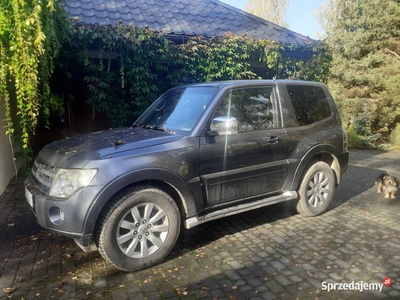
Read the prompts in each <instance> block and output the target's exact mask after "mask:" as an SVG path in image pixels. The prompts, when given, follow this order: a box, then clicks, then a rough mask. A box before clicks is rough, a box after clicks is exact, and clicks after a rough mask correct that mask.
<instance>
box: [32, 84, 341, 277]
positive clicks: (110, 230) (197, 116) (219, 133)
mask: <svg viewBox="0 0 400 300" xmlns="http://www.w3.org/2000/svg"><path fill="white" fill-rule="evenodd" d="M348 158H349V153H348V151H347V137H346V134H345V132H344V130H343V128H342V126H341V122H340V118H339V115H338V112H337V109H336V107H335V104H334V101H333V99H332V96H331V95H330V93H329V91H328V89H327V87H326V86H325V85H323V84H320V83H314V82H303V81H289V80H275V81H273V80H271V81H267V80H242V81H226V82H212V83H202V84H193V85H187V86H180V87H176V88H173V89H171V90H169V91H167V92H166V93H164V94H163V95H162V96H161V97H160V98H159V99H157V100H156V101H155V102H154V103H153V104H152V105H151V106H150V107H149V108H148V109H147V110H146V111H145V112H144V113H143V115H142V116H141V117H140V118H139V119H138V120H137V121H136V122H135V123H134V124H133V125H132V126H131V127H129V128H120V129H111V130H106V131H101V132H95V133H90V134H85V135H81V136H77V137H73V138H69V139H66V140H63V141H57V142H53V143H51V144H49V145H47V146H46V147H44V148H43V149H42V150H41V151H40V153H39V155H38V157H37V158H36V160H35V163H34V166H33V168H32V174H31V176H30V177H29V178H28V179H27V180H26V184H25V186H26V189H25V193H26V199H27V201H28V202H29V204H30V206H31V207H32V210H33V212H34V213H35V215H36V217H37V220H38V222H39V224H40V225H41V226H43V227H45V228H47V229H50V230H53V231H56V232H58V233H60V234H63V235H66V236H70V237H72V238H74V239H75V241H76V242H77V244H78V245H79V246H80V247H81V248H82V249H84V250H87V249H88V247H89V245H90V244H91V241H92V240H94V241H95V242H96V244H97V247H98V249H99V251H100V253H101V254H102V255H103V257H104V258H105V259H106V260H107V261H108V262H109V263H111V264H113V265H114V266H115V267H117V268H119V269H121V270H126V271H133V270H138V269H141V268H144V267H148V266H151V265H154V264H157V263H159V262H160V261H161V260H163V259H164V258H165V257H166V256H167V255H168V253H169V252H170V251H171V250H172V248H173V247H174V245H175V242H176V240H177V238H178V235H179V232H180V230H181V225H183V226H184V227H185V228H192V227H194V226H197V225H199V224H202V223H204V222H207V221H210V220H214V219H217V218H221V217H226V216H229V215H233V214H237V213H240V212H243V211H248V210H252V209H257V208H260V207H263V206H267V205H270V204H274V203H278V202H282V201H291V202H293V203H295V205H296V206H297V210H298V212H300V213H302V214H304V215H307V216H315V215H319V214H321V213H323V212H325V211H326V210H327V209H328V206H329V204H330V202H331V200H332V198H333V194H334V189H335V186H337V185H338V184H339V183H340V179H341V176H342V173H343V172H344V171H345V170H346V168H347V164H348Z"/></svg>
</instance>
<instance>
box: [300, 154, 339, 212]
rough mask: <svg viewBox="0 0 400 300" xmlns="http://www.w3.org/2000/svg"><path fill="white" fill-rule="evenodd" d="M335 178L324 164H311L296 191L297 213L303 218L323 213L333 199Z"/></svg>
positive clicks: (320, 162)
mask: <svg viewBox="0 0 400 300" xmlns="http://www.w3.org/2000/svg"><path fill="white" fill-rule="evenodd" d="M334 191H335V176H334V174H333V171H332V169H331V168H330V167H329V165H328V164H327V163H325V162H322V161H319V162H316V163H314V164H311V165H310V166H309V167H308V168H307V169H306V171H305V173H304V175H303V177H302V181H301V184H300V188H299V190H298V193H299V196H300V200H299V202H298V203H297V211H298V212H299V213H300V214H303V215H305V216H310V217H312V216H317V215H320V214H322V213H324V212H325V211H326V210H327V209H328V207H329V204H330V203H331V201H332V199H333V194H334Z"/></svg>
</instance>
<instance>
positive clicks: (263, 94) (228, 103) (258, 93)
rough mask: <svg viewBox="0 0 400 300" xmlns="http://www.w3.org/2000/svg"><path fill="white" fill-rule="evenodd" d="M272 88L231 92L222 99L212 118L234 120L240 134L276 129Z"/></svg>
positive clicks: (275, 112)
mask: <svg viewBox="0 0 400 300" xmlns="http://www.w3.org/2000/svg"><path fill="white" fill-rule="evenodd" d="M274 95H275V94H274V87H262V88H259V87H258V88H246V89H238V90H231V91H230V92H228V93H227V94H226V95H225V96H224V98H223V99H222V102H221V104H220V105H219V107H218V108H217V111H216V113H215V114H214V117H234V118H236V120H237V122H238V126H239V133H240V132H249V131H254V130H263V129H268V128H276V127H277V109H276V102H275V96H274Z"/></svg>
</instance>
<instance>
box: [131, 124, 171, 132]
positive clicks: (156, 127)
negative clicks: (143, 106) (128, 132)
mask: <svg viewBox="0 0 400 300" xmlns="http://www.w3.org/2000/svg"><path fill="white" fill-rule="evenodd" d="M131 127H139V128H146V129H152V130H159V131H165V132H169V133H172V134H175V131H172V130H171V129H169V128H168V127H161V126H156V125H143V124H138V123H135V124H133V125H132V126H131Z"/></svg>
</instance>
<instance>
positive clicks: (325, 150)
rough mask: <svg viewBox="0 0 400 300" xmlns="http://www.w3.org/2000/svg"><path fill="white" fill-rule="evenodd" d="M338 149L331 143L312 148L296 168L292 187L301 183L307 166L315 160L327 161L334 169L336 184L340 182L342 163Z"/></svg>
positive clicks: (296, 186)
mask: <svg viewBox="0 0 400 300" xmlns="http://www.w3.org/2000/svg"><path fill="white" fill-rule="evenodd" d="M337 156H338V151H337V149H336V148H335V147H333V146H332V145H329V144H321V145H317V146H315V147H313V148H311V149H310V150H309V151H308V152H307V153H306V154H305V155H304V156H303V158H302V159H301V161H300V163H299V165H298V166H297V168H296V171H295V176H294V179H293V182H292V188H293V189H297V188H298V187H299V185H300V183H301V177H302V175H303V173H304V171H305V170H306V169H307V167H308V166H309V165H310V163H311V162H313V161H323V162H325V163H327V164H328V165H329V166H330V167H331V169H332V170H333V174H334V177H335V185H336V186H338V185H339V184H340V179H341V177H340V176H341V175H340V174H341V173H340V163H339V160H338V158H337Z"/></svg>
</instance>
